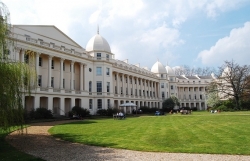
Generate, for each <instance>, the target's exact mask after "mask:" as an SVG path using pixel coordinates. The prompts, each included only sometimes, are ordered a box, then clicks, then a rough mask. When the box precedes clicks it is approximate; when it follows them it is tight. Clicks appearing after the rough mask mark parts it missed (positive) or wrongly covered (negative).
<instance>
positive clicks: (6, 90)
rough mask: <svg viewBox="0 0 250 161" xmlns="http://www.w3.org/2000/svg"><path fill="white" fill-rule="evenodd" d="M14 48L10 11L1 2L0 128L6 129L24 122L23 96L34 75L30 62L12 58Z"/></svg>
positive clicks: (21, 124) (20, 125)
mask: <svg viewBox="0 0 250 161" xmlns="http://www.w3.org/2000/svg"><path fill="white" fill-rule="evenodd" d="M14 50H15V45H14V42H13V39H12V33H11V25H10V21H9V12H8V9H7V7H6V6H5V5H4V4H3V3H2V2H0V130H5V131H8V130H10V127H12V126H19V127H22V126H23V124H24V117H23V116H24V115H23V114H24V107H23V97H24V95H25V94H26V93H27V92H28V93H29V91H30V84H31V80H32V79H31V77H32V75H33V74H32V70H31V68H30V67H29V66H28V64H26V63H22V62H20V61H19V60H13V59H11V58H10V54H11V52H13V51H14Z"/></svg>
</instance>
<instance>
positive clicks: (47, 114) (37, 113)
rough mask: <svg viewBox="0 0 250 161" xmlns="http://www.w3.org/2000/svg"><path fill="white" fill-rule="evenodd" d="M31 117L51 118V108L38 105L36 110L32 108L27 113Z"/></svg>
mask: <svg viewBox="0 0 250 161" xmlns="http://www.w3.org/2000/svg"><path fill="white" fill-rule="evenodd" d="M29 116H30V118H31V119H51V118H53V115H52V112H51V110H48V109H46V108H43V107H40V108H37V109H36V110H32V111H30V113H29Z"/></svg>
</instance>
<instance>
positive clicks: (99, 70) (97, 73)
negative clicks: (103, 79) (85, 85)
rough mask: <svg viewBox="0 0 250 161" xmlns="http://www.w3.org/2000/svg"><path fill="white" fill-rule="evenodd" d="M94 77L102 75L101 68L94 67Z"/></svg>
mask: <svg viewBox="0 0 250 161" xmlns="http://www.w3.org/2000/svg"><path fill="white" fill-rule="evenodd" d="M96 75H102V67H96Z"/></svg>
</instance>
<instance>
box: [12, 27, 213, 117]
mask: <svg viewBox="0 0 250 161" xmlns="http://www.w3.org/2000/svg"><path fill="white" fill-rule="evenodd" d="M12 33H13V39H14V46H15V48H14V50H12V51H11V52H10V57H11V59H15V60H17V61H21V62H24V63H28V64H29V65H30V66H31V67H34V69H35V71H36V75H37V81H36V82H35V84H34V86H33V89H32V93H31V95H30V96H25V98H23V99H24V101H23V102H24V107H25V108H26V109H27V110H32V109H36V108H39V107H44V108H47V109H50V110H51V111H52V112H53V113H54V114H57V115H67V113H68V112H69V111H70V110H71V108H72V107H74V106H80V107H83V108H86V109H88V110H89V111H90V113H91V114H96V112H97V110H98V109H107V108H119V107H120V105H121V104H123V103H127V102H130V103H134V104H136V105H137V107H124V108H123V109H122V110H123V111H124V112H125V113H131V111H132V110H133V109H134V108H137V109H138V108H140V107H141V106H147V107H150V108H152V107H157V108H161V107H162V101H163V100H164V99H167V98H169V97H170V96H172V95H173V96H176V97H177V98H178V99H179V100H180V103H181V107H197V109H198V110H205V109H206V107H207V105H206V101H205V99H206V97H205V89H206V86H207V85H208V83H209V82H211V81H212V79H213V77H212V76H206V77H204V76H203V77H201V76H189V77H188V76H184V75H182V76H177V75H175V72H174V70H173V69H172V68H171V67H169V66H166V67H164V66H163V65H162V64H161V63H160V62H159V61H157V62H156V63H155V64H154V65H153V66H152V68H151V70H148V69H147V68H142V67H140V66H139V65H132V64H129V63H128V61H121V60H117V59H115V54H114V53H112V52H111V49H110V46H109V44H108V42H107V40H106V39H104V38H103V37H102V36H101V35H100V34H99V33H97V34H96V35H95V36H93V37H92V38H91V39H90V40H89V42H88V43H87V45H86V48H83V47H81V46H80V45H78V44H77V43H76V42H75V41H74V40H72V39H71V38H69V37H68V36H67V35H65V34H64V33H63V32H61V31H60V30H59V29H58V28H56V27H55V26H36V25H14V26H13V27H12Z"/></svg>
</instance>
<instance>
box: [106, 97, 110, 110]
mask: <svg viewBox="0 0 250 161" xmlns="http://www.w3.org/2000/svg"><path fill="white" fill-rule="evenodd" d="M107 105H108V108H110V99H108V100H107Z"/></svg>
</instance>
